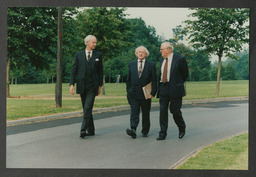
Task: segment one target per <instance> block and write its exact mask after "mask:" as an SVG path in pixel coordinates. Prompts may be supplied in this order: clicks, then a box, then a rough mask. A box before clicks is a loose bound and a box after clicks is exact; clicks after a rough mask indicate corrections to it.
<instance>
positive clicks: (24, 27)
mask: <svg viewBox="0 0 256 177" xmlns="http://www.w3.org/2000/svg"><path fill="white" fill-rule="evenodd" d="M56 16H57V9H56V8H38V7H33V8H23V7H11V8H8V19H7V20H8V38H7V40H8V49H7V80H6V81H7V87H6V88H7V97H10V93H9V76H10V70H11V68H12V69H20V70H21V71H24V70H25V68H26V67H27V66H28V65H29V64H31V66H35V67H36V68H37V69H42V68H47V67H48V63H49V61H48V60H47V59H48V58H50V56H55V57H56V52H55V51H52V50H51V49H50V47H52V46H56V32H57V30H56V21H55V17H56ZM55 48H56V47H55Z"/></svg>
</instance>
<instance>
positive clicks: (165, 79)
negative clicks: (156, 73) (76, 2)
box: [162, 58, 168, 83]
mask: <svg viewBox="0 0 256 177" xmlns="http://www.w3.org/2000/svg"><path fill="white" fill-rule="evenodd" d="M167 66H168V58H166V59H165V65H164V72H163V78H162V82H163V83H166V82H167Z"/></svg>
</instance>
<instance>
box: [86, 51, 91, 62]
mask: <svg viewBox="0 0 256 177" xmlns="http://www.w3.org/2000/svg"><path fill="white" fill-rule="evenodd" d="M90 59H91V52H88V57H87V60H88V61H90Z"/></svg>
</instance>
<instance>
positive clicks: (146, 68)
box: [126, 46, 157, 138]
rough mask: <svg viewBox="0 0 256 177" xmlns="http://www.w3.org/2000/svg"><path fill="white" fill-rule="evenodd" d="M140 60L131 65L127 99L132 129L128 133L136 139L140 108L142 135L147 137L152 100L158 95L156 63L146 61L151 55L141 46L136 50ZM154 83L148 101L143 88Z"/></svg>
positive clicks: (127, 83) (127, 84)
mask: <svg viewBox="0 0 256 177" xmlns="http://www.w3.org/2000/svg"><path fill="white" fill-rule="evenodd" d="M135 54H136V56H137V57H138V59H136V60H134V61H132V62H131V63H130V64H129V73H128V77H127V82H126V90H127V99H128V102H129V104H130V108H131V113H130V127H131V129H129V128H128V129H127V130H126V133H127V134H128V135H129V136H131V137H132V138H136V129H137V126H138V124H139V114H140V108H141V109H142V131H141V132H142V135H143V136H144V137H147V135H148V132H149V129H150V108H151V98H153V97H154V96H155V94H156V90H157V80H156V66H155V63H153V62H151V61H149V60H147V59H146V57H147V56H148V55H149V52H148V50H147V49H146V48H145V47H143V46H140V47H138V48H137V49H136V50H135ZM150 82H151V83H152V90H151V93H150V95H149V97H150V99H146V98H145V96H144V93H143V90H142V87H144V86H146V85H147V84H149V83H150Z"/></svg>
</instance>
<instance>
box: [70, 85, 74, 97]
mask: <svg viewBox="0 0 256 177" xmlns="http://www.w3.org/2000/svg"><path fill="white" fill-rule="evenodd" d="M69 92H70V94H71V95H74V93H75V91H74V85H70V88H69Z"/></svg>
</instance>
